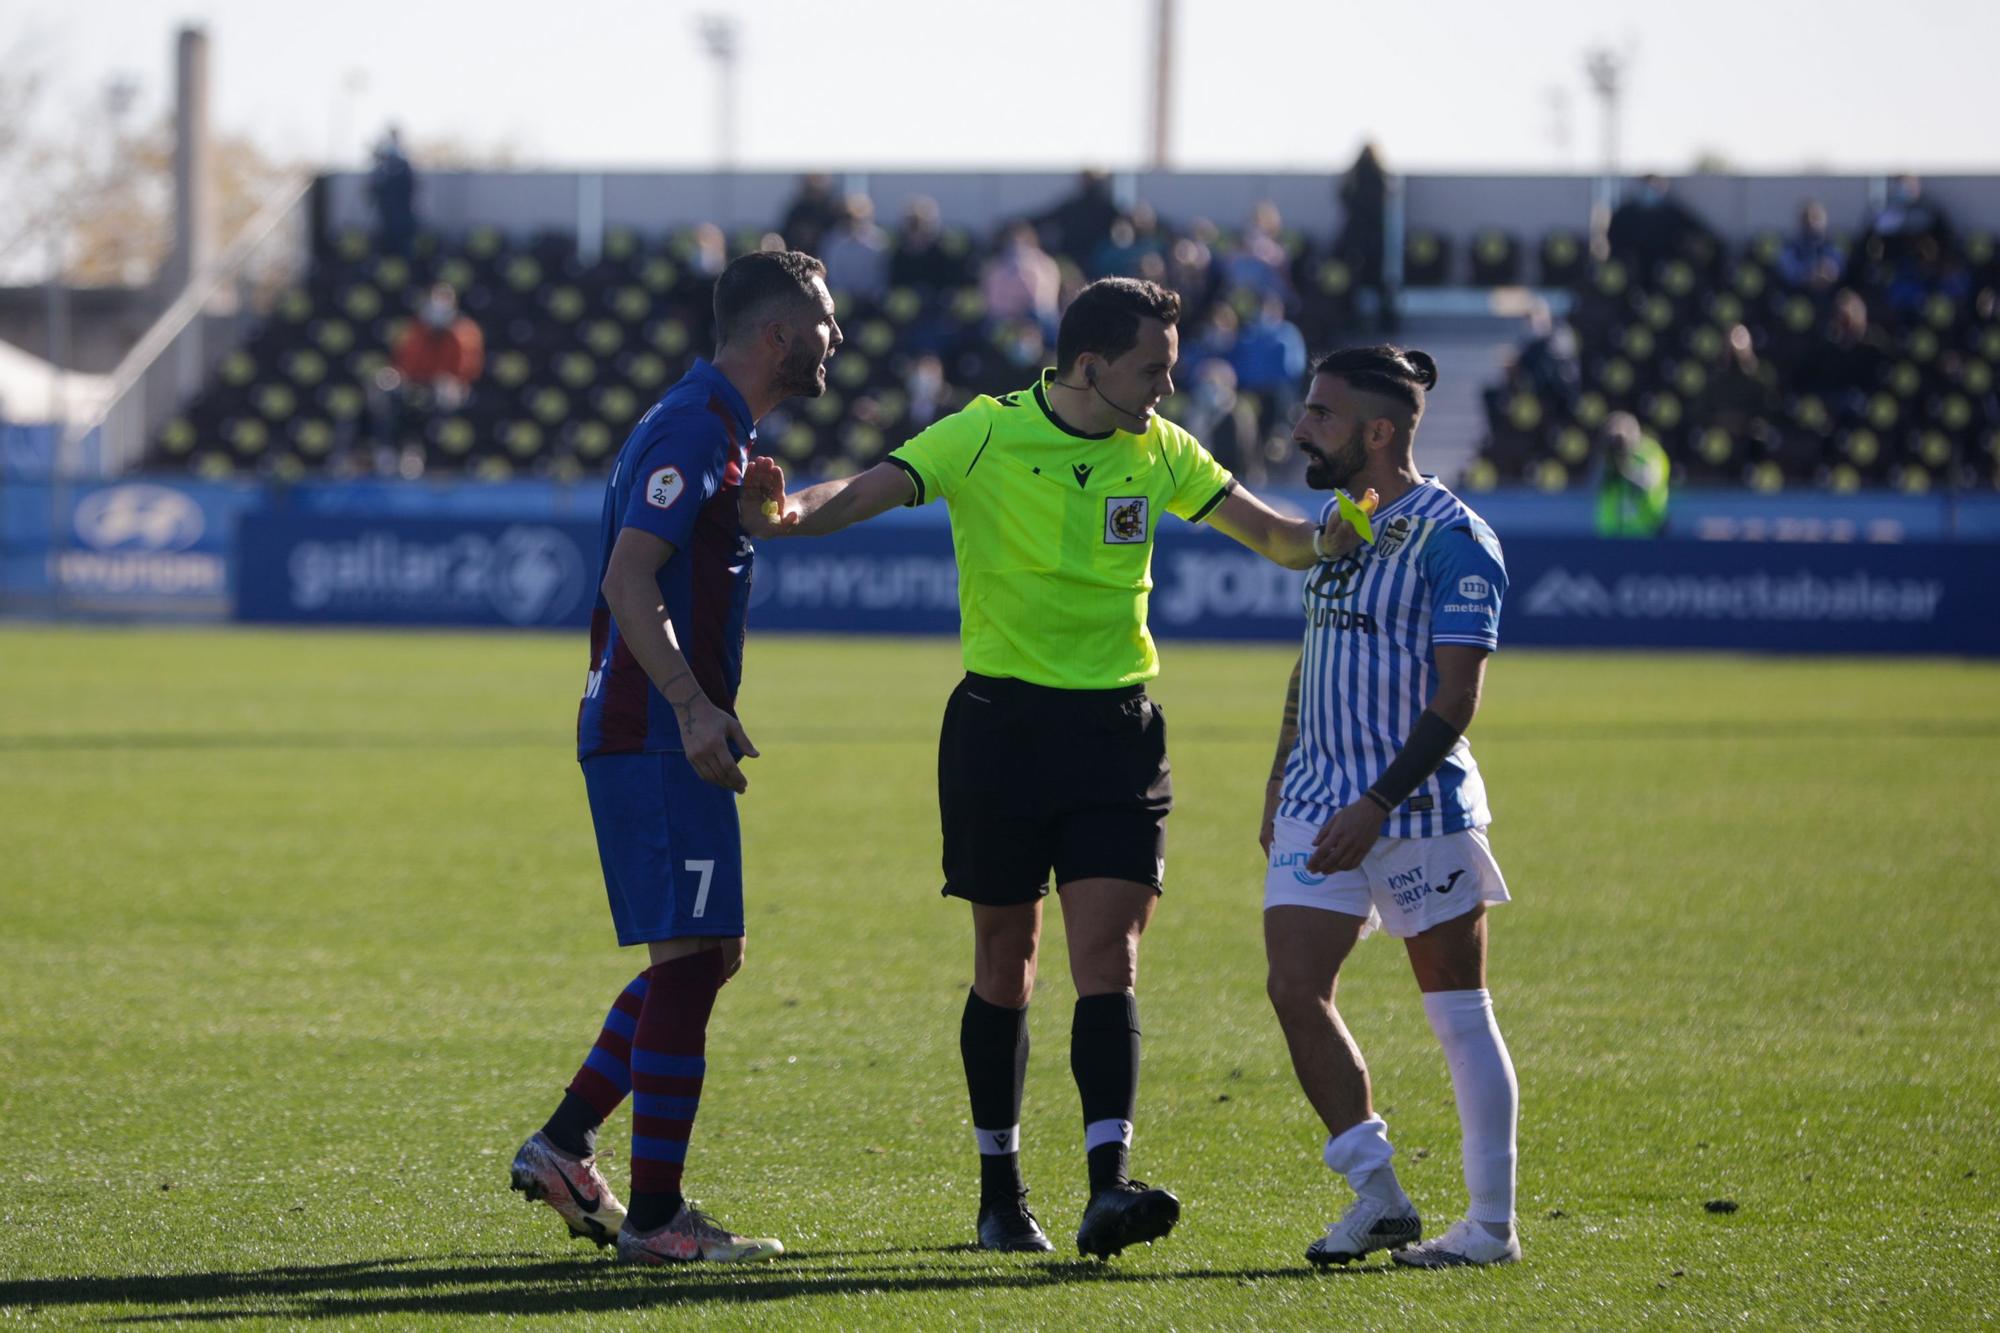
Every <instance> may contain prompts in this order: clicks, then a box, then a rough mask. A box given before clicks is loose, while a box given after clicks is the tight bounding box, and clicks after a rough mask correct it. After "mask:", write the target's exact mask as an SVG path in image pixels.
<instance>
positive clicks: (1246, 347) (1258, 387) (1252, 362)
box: [1211, 296, 1306, 452]
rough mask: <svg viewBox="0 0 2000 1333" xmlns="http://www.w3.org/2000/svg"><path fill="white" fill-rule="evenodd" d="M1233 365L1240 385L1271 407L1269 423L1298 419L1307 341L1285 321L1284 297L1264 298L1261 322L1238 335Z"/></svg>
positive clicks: (1260, 312) (1254, 321)
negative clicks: (1296, 417)
mask: <svg viewBox="0 0 2000 1333" xmlns="http://www.w3.org/2000/svg"><path fill="white" fill-rule="evenodd" d="M1230 363H1231V365H1232V367H1233V368H1234V369H1235V371H1236V382H1237V384H1238V385H1239V386H1240V387H1241V388H1243V389H1244V390H1245V391H1246V392H1249V393H1254V394H1256V395H1258V396H1259V397H1260V398H1263V399H1264V400H1265V401H1266V402H1267V403H1268V404H1269V407H1268V409H1267V410H1266V411H1265V413H1264V419H1265V420H1266V421H1286V422H1288V421H1290V420H1291V419H1292V418H1293V417H1295V416H1297V415H1298V408H1299V401H1300V394H1299V390H1300V387H1301V386H1302V385H1303V384H1304V383H1305V375H1306V340H1305V335H1304V334H1302V333H1300V332H1299V326H1298V325H1296V324H1294V323H1292V322H1291V321H1290V320H1289V319H1286V318H1285V301H1284V298H1283V297H1279V296H1267V297H1265V298H1264V304H1263V305H1262V306H1261V307H1260V308H1259V310H1258V312H1257V318H1256V319H1254V320H1252V321H1251V322H1250V324H1249V325H1248V326H1247V327H1246V328H1244V329H1243V331H1242V332H1241V333H1240V334H1238V335H1237V338H1236V352H1235V355H1234V356H1232V357H1231V358H1230ZM1211 452H1213V450H1212V449H1211Z"/></svg>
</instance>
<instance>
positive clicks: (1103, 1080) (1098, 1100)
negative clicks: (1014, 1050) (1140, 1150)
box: [1069, 991, 1139, 1194]
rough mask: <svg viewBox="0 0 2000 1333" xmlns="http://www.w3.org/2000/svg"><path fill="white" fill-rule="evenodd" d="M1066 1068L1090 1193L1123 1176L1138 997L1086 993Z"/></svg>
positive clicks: (1132, 1105) (1135, 1071) (1133, 1098)
mask: <svg viewBox="0 0 2000 1333" xmlns="http://www.w3.org/2000/svg"><path fill="white" fill-rule="evenodd" d="M1069 1068H1070V1073H1071V1074H1073V1075H1075V1077H1076V1090H1077V1092H1078V1093H1080V1094H1081V1095H1082V1097H1083V1141H1084V1147H1085V1149H1086V1150H1087V1151H1088V1153H1089V1157H1090V1192H1091V1193H1092V1194H1097V1193H1099V1192H1100V1191H1102V1190H1107V1189H1110V1188H1111V1187H1112V1186H1114V1185H1121V1184H1123V1183H1124V1182H1125V1181H1126V1179H1127V1178H1128V1177H1127V1170H1128V1161H1129V1158H1130V1154H1131V1147H1132V1114H1133V1111H1134V1110H1135V1109H1136V1108H1137V1106H1138V1102H1139V1001H1138V999H1137V998H1136V997H1135V996H1133V995H1132V994H1131V993H1130V992H1129V991H1116V992H1114V993H1112V994H1110V995H1084V996H1080V997H1079V998H1078V999H1077V1002H1076V1018H1075V1019H1074V1021H1073V1022H1072V1023H1071V1025H1070V1035H1069Z"/></svg>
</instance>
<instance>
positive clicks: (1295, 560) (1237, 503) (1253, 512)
mask: <svg viewBox="0 0 2000 1333" xmlns="http://www.w3.org/2000/svg"><path fill="white" fill-rule="evenodd" d="M1207 523H1208V525H1209V526H1210V527H1212V528H1214V529H1215V530H1216V531H1217V532H1220V533H1221V534H1223V535H1224V536H1225V537H1230V538H1233V539H1235V540H1236V541H1239V542H1241V543H1242V544H1243V545H1245V546H1247V547H1249V548H1250V549H1251V550H1253V551H1255V552H1256V553H1257V554H1259V555H1261V556H1263V557H1265V558H1266V559H1268V560H1273V561H1275V562H1277V563H1278V564H1281V565H1283V566H1284V567H1285V568H1286V569H1311V568H1312V567H1313V565H1314V564H1315V563H1317V562H1318V561H1319V560H1320V559H1322V558H1330V557H1333V556H1338V555H1345V554H1346V553H1347V552H1349V551H1351V550H1353V549H1354V547H1355V546H1356V545H1357V544H1358V543H1359V542H1360V540H1361V535H1360V534H1359V533H1357V532H1356V531H1354V529H1353V528H1351V527H1349V526H1348V525H1347V520H1346V519H1344V518H1342V517H1341V516H1340V514H1339V512H1338V511H1335V512H1334V513H1333V514H1331V515H1329V516H1328V518H1327V522H1326V527H1325V529H1323V530H1322V529H1321V528H1320V527H1319V526H1318V525H1317V524H1315V523H1314V522H1313V521H1312V520H1311V519H1309V518H1287V517H1285V516H1284V515H1283V514H1281V513H1279V512H1278V511H1277V510H1275V509H1273V508H1271V506H1269V505H1267V504H1265V503H1264V502H1263V501H1262V500H1259V499H1258V498H1257V497H1256V496H1254V495H1252V494H1251V493H1250V492H1249V491H1247V490H1245V489H1243V487H1242V486H1241V485H1240V484H1237V483H1231V485H1230V487H1229V494H1228V495H1227V496H1225V497H1224V498H1223V501H1222V503H1221V504H1219V505H1217V506H1216V507H1215V509H1214V511H1213V512H1212V513H1210V514H1209V516H1208V519H1207Z"/></svg>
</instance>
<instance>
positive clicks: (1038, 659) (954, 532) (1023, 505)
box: [889, 370, 1234, 690]
mask: <svg viewBox="0 0 2000 1333" xmlns="http://www.w3.org/2000/svg"><path fill="white" fill-rule="evenodd" d="M1052 375H1053V372H1052V371H1046V370H1045V371H1043V372H1042V379H1041V382H1040V383H1037V384H1036V385H1035V386H1034V387H1033V388H1031V389H1023V390H1021V391H1020V392H1018V393H1010V394H1007V395H1005V396H1004V397H1001V398H987V397H984V396H982V397H979V398H976V399H974V400H973V401H972V402H971V403H970V404H969V405H968V406H967V407H966V408H965V409H964V410H963V411H961V412H957V413H954V414H953V415H951V416H948V417H945V418H944V419H942V420H940V421H937V422H934V423H933V424H932V425H931V426H930V427H929V428H928V429H926V430H925V431H924V432H923V433H922V434H920V435H918V436H917V437H916V438H915V439H913V440H911V441H910V442H909V443H908V444H905V445H904V446H903V447H902V448H900V449H898V450H896V451H895V452H894V453H892V454H890V455H889V461H890V462H892V463H894V464H896V465H897V466H898V467H901V468H902V469H903V470H904V471H905V472H907V473H909V474H910V477H911V479H912V480H913V481H914V482H915V485H916V495H915V497H914V499H913V500H912V501H911V503H913V504H928V503H929V502H930V501H932V500H943V501H944V502H945V505H946V507H947V508H949V509H950V511H951V541H952V546H953V548H954V549H955V550H956V552H957V554H958V611H959V623H960V634H961V638H962V642H963V645H964V649H965V669H966V670H967V671H971V672H976V673H977V674H979V675H982V676H1006V677H1011V678H1013V679H1016V680H1025V681H1030V682H1032V683H1034V684H1036V685H1049V686H1054V687H1056V688H1058V689H1068V690H1108V689H1115V688H1117V687H1119V686H1121V685H1132V684H1136V683H1138V682H1140V681H1145V680H1151V679H1152V678H1153V677H1154V676H1157V675H1158V674H1159V673H1160V658H1159V654H1158V653H1157V652H1155V651H1154V648H1153V636H1152V635H1151V634H1150V633H1149V632H1148V631H1147V629H1146V601H1147V598H1148V597H1149V596H1150V595H1151V593H1152V590H1153V530H1154V527H1155V525H1156V524H1157V523H1158V522H1159V516H1160V511H1161V510H1163V509H1164V510H1166V511H1168V512H1169V513H1173V514H1177V515H1179V516H1180V517H1181V518H1184V519H1186V520H1188V521H1189V522H1191V523H1192V522H1199V521H1201V520H1202V519H1203V518H1205V517H1207V515H1208V513H1209V511H1210V510H1212V509H1214V508H1215V506H1216V505H1218V504H1220V503H1221V502H1222V498H1223V497H1224V496H1225V495H1227V494H1228V493H1229V489H1230V487H1231V486H1232V485H1234V481H1233V480H1232V478H1231V477H1230V475H1229V472H1228V470H1227V469H1226V468H1224V467H1223V466H1222V465H1221V464H1220V463H1218V462H1216V461H1215V459H1214V458H1213V457H1211V456H1210V455H1209V452H1208V450H1206V449H1204V448H1202V447H1201V443H1200V441H1198V440H1196V439H1195V438H1194V436H1192V435H1190V434H1188V433H1187V432H1186V431H1184V430H1182V429H1181V428H1180V427H1179V426H1176V425H1174V424H1173V423H1172V422H1169V421H1167V420H1165V419H1163V418H1161V417H1160V416H1158V415H1157V414H1155V415H1154V417H1153V419H1152V421H1151V422H1150V423H1149V424H1148V426H1147V427H1146V432H1145V434H1143V435H1134V434H1132V433H1131V432H1129V431H1122V430H1118V431H1112V432H1111V433H1110V434H1108V435H1083V434H1080V433H1078V432H1076V431H1073V430H1071V429H1070V428H1069V427H1067V426H1065V425H1063V424H1062V423H1061V422H1060V421H1059V420H1058V419H1057V418H1056V416H1055V414H1054V413H1052V412H1051V411H1050V410H1049V402H1048V397H1047V391H1046V386H1047V384H1048V382H1049V380H1050V378H1051V377H1052Z"/></svg>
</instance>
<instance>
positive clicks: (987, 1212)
mask: <svg viewBox="0 0 2000 1333" xmlns="http://www.w3.org/2000/svg"><path fill="white" fill-rule="evenodd" d="M979 1248H980V1249H982V1250H1009V1251H1017V1252H1034V1253H1043V1252H1046V1251H1049V1250H1053V1249H1054V1248H1055V1246H1054V1245H1053V1244H1051V1243H1050V1242H1049V1238H1048V1235H1047V1233H1045V1232H1044V1231H1043V1230H1042V1224H1041V1223H1040V1222H1037V1221H1036V1220H1035V1215H1034V1214H1033V1213H1031V1212H1029V1211H1028V1191H1026V1190H1022V1191H1021V1192H1020V1194H1018V1195H1016V1196H1015V1197H1014V1198H1012V1199H1000V1200H997V1201H995V1202H992V1203H982V1204H980V1205H979Z"/></svg>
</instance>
